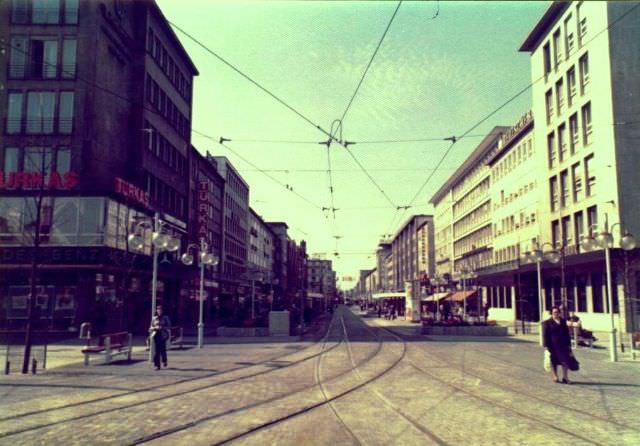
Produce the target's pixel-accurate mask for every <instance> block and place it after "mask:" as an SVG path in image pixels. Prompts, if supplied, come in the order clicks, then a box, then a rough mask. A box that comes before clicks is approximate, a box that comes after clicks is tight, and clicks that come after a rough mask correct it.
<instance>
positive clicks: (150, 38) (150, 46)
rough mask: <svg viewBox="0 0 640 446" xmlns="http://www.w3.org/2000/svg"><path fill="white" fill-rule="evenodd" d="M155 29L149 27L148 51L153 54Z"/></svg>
mask: <svg viewBox="0 0 640 446" xmlns="http://www.w3.org/2000/svg"><path fill="white" fill-rule="evenodd" d="M153 42H154V39H153V29H151V28H149V31H148V32H147V51H148V52H149V54H151V55H152V56H153Z"/></svg>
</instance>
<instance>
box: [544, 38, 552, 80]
mask: <svg viewBox="0 0 640 446" xmlns="http://www.w3.org/2000/svg"><path fill="white" fill-rule="evenodd" d="M542 62H543V64H544V76H545V79H546V78H547V76H549V73H551V50H550V48H549V43H547V44H546V45H545V46H544V47H543V48H542Z"/></svg>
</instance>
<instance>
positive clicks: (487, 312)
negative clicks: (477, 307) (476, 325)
mask: <svg viewBox="0 0 640 446" xmlns="http://www.w3.org/2000/svg"><path fill="white" fill-rule="evenodd" d="M488 320H489V302H485V304H484V323H485V324H486V323H487V321H488Z"/></svg>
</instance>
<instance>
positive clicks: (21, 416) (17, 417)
mask: <svg viewBox="0 0 640 446" xmlns="http://www.w3.org/2000/svg"><path fill="white" fill-rule="evenodd" d="M320 342H321V341H318V342H315V343H314V344H313V345H311V346H309V347H306V348H304V349H302V350H298V351H296V352H287V353H285V354H283V355H277V356H275V357H272V358H270V359H267V360H264V361H260V362H259V363H256V364H252V365H249V366H243V367H235V368H233V369H230V370H226V371H224V372H222V373H213V374H207V375H203V376H198V377H193V378H190V379H184V380H179V381H176V382H174V383H171V385H172V386H173V385H178V384H188V383H192V382H195V381H200V380H204V379H209V378H219V377H224V376H225V375H228V374H230V373H234V372H238V371H242V370H245V369H250V368H254V367H260V366H266V365H268V364H269V363H271V362H274V361H278V360H282V359H283V358H286V357H288V356H293V355H296V354H300V353H301V352H303V351H305V350H308V349H310V348H312V347H314V346H316V345H318V344H319V343H320ZM338 345H339V344H336V345H333V346H330V347H329V348H328V349H326V350H325V351H324V352H318V353H314V354H312V355H310V356H306V357H304V358H301V359H299V360H296V361H292V362H290V363H288V364H285V365H281V366H279V367H278V368H275V369H274V368H271V369H267V370H262V371H259V372H255V373H251V374H248V375H243V376H239V377H236V378H231V379H223V380H222V381H216V382H214V383H211V384H207V385H203V386H198V387H196V388H192V389H186V390H183V391H179V392H174V393H171V394H168V395H162V396H159V397H155V398H150V399H145V400H142V401H137V402H134V403H130V404H125V405H121V406H117V407H110V408H107V409H102V410H97V411H93V412H91V413H85V414H82V415H77V416H72V417H68V418H64V419H60V420H56V421H53V422H48V423H42V424H38V425H35V426H29V427H25V428H22V429H15V430H11V431H6V432H0V439H1V438H6V437H11V436H14V435H18V434H23V433H27V432H30V431H34V430H39V429H44V428H48V427H52V426H56V425H60V424H64V423H68V422H73V421H79V420H83V419H88V418H91V417H94V416H99V415H103V414H108V413H111V412H117V411H120V410H126V409H130V408H134V407H138V406H142V405H145V404H151V403H157V402H159V401H163V400H168V399H171V398H176V397H180V396H184V395H188V394H191V393H195V392H200V391H203V390H209V389H212V388H215V387H219V386H223V385H227V384H233V383H236V382H240V381H243V380H248V379H251V378H255V377H258V376H261V375H266V374H268V373H273V372H277V371H282V370H284V369H287V368H290V367H294V366H296V365H299V364H301V363H304V362H307V361H309V360H312V359H314V358H316V357H318V356H319V355H322V354H324V353H326V351H330V350H333V349H334V348H337V347H338ZM161 389H166V384H160V385H155V386H150V387H146V388H144V389H136V390H132V391H129V392H121V393H118V394H115V395H109V396H105V397H101V398H94V399H91V400H86V401H80V402H76V403H70V404H65V405H61V406H56V407H51V408H46V409H40V410H36V411H30V412H27V413H21V414H15V415H11V416H8V417H3V418H0V423H3V422H6V421H12V420H20V419H26V418H27V417H29V416H36V415H42V414H47V415H50V414H51V413H56V412H59V411H62V410H66V409H72V408H77V407H82V406H86V405H89V404H100V403H103V402H107V401H113V400H117V399H118V398H126V397H131V396H135V395H138V394H141V393H147V392H152V391H154V390H161Z"/></svg>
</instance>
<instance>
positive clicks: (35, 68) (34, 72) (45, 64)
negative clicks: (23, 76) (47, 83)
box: [29, 39, 58, 79]
mask: <svg viewBox="0 0 640 446" xmlns="http://www.w3.org/2000/svg"><path fill="white" fill-rule="evenodd" d="M29 62H30V65H31V66H30V73H29V74H30V75H31V77H34V78H38V79H54V78H55V77H56V75H57V72H58V41H57V40H51V39H31V42H30V53H29Z"/></svg>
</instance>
